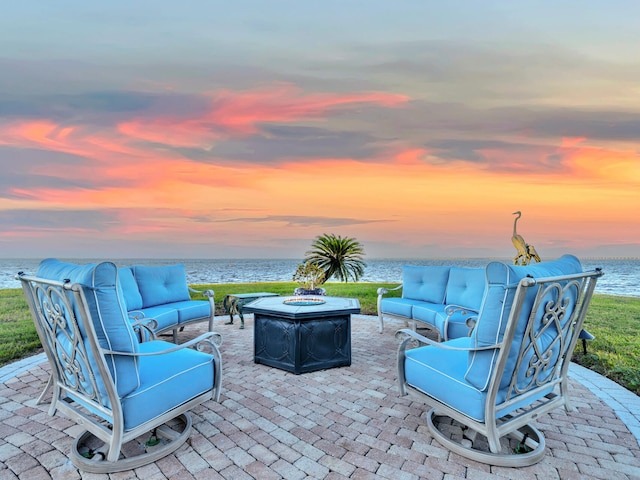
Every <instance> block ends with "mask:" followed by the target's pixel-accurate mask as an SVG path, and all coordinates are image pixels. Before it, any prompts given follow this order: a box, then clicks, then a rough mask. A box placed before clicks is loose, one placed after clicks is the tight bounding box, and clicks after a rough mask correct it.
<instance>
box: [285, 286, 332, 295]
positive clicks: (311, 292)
mask: <svg viewBox="0 0 640 480" xmlns="http://www.w3.org/2000/svg"><path fill="white" fill-rule="evenodd" d="M293 294H294V295H326V294H327V291H326V290H325V289H324V288H314V289H313V290H309V289H308V288H296V289H295V290H294V291H293Z"/></svg>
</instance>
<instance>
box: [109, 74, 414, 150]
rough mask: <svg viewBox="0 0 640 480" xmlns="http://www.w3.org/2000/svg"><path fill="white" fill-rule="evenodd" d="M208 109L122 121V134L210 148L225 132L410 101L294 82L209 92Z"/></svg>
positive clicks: (239, 132)
mask: <svg viewBox="0 0 640 480" xmlns="http://www.w3.org/2000/svg"><path fill="white" fill-rule="evenodd" d="M208 97H209V98H210V100H209V104H208V105H207V109H206V111H205V112H204V113H203V114H199V115H196V116H195V117H189V118H182V117H173V116H168V117H163V118H153V119H144V118H137V119H133V120H131V121H127V122H121V123H120V124H118V125H117V129H118V131H119V132H120V133H122V134H123V135H126V136H129V137H132V138H137V139H141V140H146V141H152V142H158V143H163V144H166V145H172V146H183V147H188V146H191V147H202V146H210V145H211V144H212V143H213V142H214V141H215V140H216V139H218V138H220V137H222V136H229V135H241V136H244V135H250V134H254V133H257V132H258V131H259V129H258V125H259V124H261V123H267V122H292V121H299V120H317V119H319V118H321V117H322V116H323V115H326V114H327V113H328V112H329V111H331V110H332V109H335V108H338V107H343V106H347V105H358V104H370V105H379V106H383V107H397V106H399V105H402V104H404V103H406V102H407V101H408V97H406V96H404V95H397V94H389V93H383V92H369V93H356V94H342V95H341V94H304V93H303V92H302V91H301V90H300V89H298V88H296V87H294V86H293V85H281V86H279V87H277V88H273V87H271V88H264V89H259V90H252V91H245V92H235V91H230V90H223V91H219V92H215V93H212V94H209V95H208Z"/></svg>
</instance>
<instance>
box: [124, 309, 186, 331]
mask: <svg viewBox="0 0 640 480" xmlns="http://www.w3.org/2000/svg"><path fill="white" fill-rule="evenodd" d="M137 312H141V313H142V317H143V318H153V319H154V320H155V321H156V322H158V326H157V327H156V328H155V331H158V332H159V331H162V330H167V329H169V328H172V327H175V326H177V325H178V311H177V310H176V309H175V308H172V307H169V306H167V305H157V306H155V307H148V308H141V309H139V310H134V311H132V312H129V313H132V314H136V313H137Z"/></svg>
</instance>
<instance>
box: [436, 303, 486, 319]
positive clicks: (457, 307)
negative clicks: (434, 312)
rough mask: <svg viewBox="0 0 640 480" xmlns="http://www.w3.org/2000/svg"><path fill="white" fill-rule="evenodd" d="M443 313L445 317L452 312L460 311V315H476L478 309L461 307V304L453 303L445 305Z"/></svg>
mask: <svg viewBox="0 0 640 480" xmlns="http://www.w3.org/2000/svg"><path fill="white" fill-rule="evenodd" d="M444 313H445V314H446V315H447V317H450V316H451V315H453V314H454V313H460V314H462V315H471V314H473V315H478V311H477V310H474V309H473V308H469V307H463V306H462V305H455V304H453V303H452V304H450V305H447V306H446V307H445V309H444Z"/></svg>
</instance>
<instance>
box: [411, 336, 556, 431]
mask: <svg viewBox="0 0 640 480" xmlns="http://www.w3.org/2000/svg"><path fill="white" fill-rule="evenodd" d="M443 345H448V346H452V347H457V348H463V349H464V348H470V347H471V345H472V342H471V339H470V338H469V337H464V338H458V339H455V340H449V341H448V342H445V343H443ZM467 358H468V353H467V352H466V351H465V350H445V349H441V348H437V347H432V346H426V347H419V348H414V349H410V350H407V351H406V358H405V379H406V381H407V383H408V384H409V385H411V386H413V387H415V388H417V389H418V390H420V391H421V392H423V393H425V394H427V395H429V396H430V397H433V398H435V399H436V400H439V401H440V402H442V403H444V404H446V405H448V406H450V407H452V408H454V409H455V410H457V411H459V412H461V413H463V414H465V415H466V416H468V417H470V418H472V419H474V420H477V421H478V422H484V420H485V411H486V410H485V403H486V401H487V391H486V390H479V389H478V388H476V386H475V385H473V384H472V383H470V382H469V381H467V380H466V378H465V371H466V368H467ZM552 390H553V386H551V387H549V388H548V389H544V390H542V391H540V392H538V393H537V394H536V395H534V396H532V397H527V398H526V399H525V400H522V401H520V402H517V401H516V402H514V403H513V404H510V405H509V406H507V407H504V408H500V409H498V410H497V411H496V418H501V417H503V416H505V415H507V414H509V413H512V412H514V411H516V410H517V409H518V408H520V407H521V406H524V405H529V404H530V403H532V402H535V401H536V400H538V399H540V398H542V397H544V396H545V395H546V394H547V393H549V392H550V391H552ZM505 400H506V392H505V391H504V390H500V391H498V392H497V395H496V405H499V404H500V403H502V402H504V401H505Z"/></svg>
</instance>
